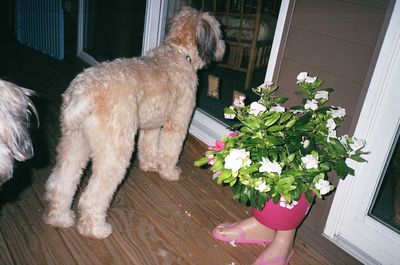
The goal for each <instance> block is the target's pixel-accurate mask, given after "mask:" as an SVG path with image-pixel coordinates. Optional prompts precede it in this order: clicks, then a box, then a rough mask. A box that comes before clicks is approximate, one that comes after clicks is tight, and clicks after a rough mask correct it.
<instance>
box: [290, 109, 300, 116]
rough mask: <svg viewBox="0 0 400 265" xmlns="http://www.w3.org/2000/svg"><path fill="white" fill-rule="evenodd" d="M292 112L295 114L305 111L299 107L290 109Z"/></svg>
mask: <svg viewBox="0 0 400 265" xmlns="http://www.w3.org/2000/svg"><path fill="white" fill-rule="evenodd" d="M290 112H291V113H293V114H294V115H296V114H297V113H303V111H302V110H299V109H295V110H290Z"/></svg>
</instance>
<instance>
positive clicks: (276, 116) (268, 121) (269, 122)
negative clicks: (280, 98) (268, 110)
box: [264, 112, 281, 127]
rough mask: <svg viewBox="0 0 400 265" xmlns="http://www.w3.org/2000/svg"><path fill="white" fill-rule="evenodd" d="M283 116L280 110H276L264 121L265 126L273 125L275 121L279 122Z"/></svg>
mask: <svg viewBox="0 0 400 265" xmlns="http://www.w3.org/2000/svg"><path fill="white" fill-rule="evenodd" d="M280 117H281V114H280V113H279V112H274V113H273V114H271V115H270V116H268V117H267V118H266V119H265V121H264V125H265V126H267V127H268V126H271V125H273V124H274V123H275V122H277V121H278V120H279V118H280Z"/></svg>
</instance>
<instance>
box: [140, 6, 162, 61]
mask: <svg viewBox="0 0 400 265" xmlns="http://www.w3.org/2000/svg"><path fill="white" fill-rule="evenodd" d="M167 11H168V1H166V0H147V2H146V16H145V19H144V31H143V45H142V54H144V53H146V52H147V51H149V50H151V49H153V48H154V47H157V46H158V45H159V44H160V43H161V40H162V39H163V38H164V33H165V25H166V19H167Z"/></svg>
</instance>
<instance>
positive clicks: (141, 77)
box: [45, 8, 225, 238]
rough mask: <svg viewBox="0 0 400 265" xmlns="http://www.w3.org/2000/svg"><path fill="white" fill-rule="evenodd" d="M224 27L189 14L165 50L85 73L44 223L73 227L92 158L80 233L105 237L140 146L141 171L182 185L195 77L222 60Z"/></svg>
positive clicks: (69, 94) (66, 111)
mask: <svg viewBox="0 0 400 265" xmlns="http://www.w3.org/2000/svg"><path fill="white" fill-rule="evenodd" d="M219 26H220V25H219V23H218V22H217V20H215V19H214V18H213V17H212V16H210V15H209V14H207V13H200V12H197V11H195V10H193V9H189V8H186V9H183V10H182V11H181V12H179V13H178V14H177V15H176V16H175V17H174V18H173V19H172V23H171V27H170V30H169V34H168V35H167V37H166V39H165V41H164V42H163V44H162V45H161V46H160V47H158V48H155V49H154V50H151V51H150V52H148V53H147V54H146V55H145V56H143V57H141V58H131V59H117V60H115V61H112V62H107V63H101V64H99V65H97V66H94V67H91V68H88V69H86V70H85V71H84V72H83V73H81V74H79V75H78V76H77V77H76V78H75V79H74V80H73V81H72V82H71V84H70V86H69V87H68V89H67V91H66V92H65V93H64V95H63V99H64V101H63V105H62V117H61V122H62V137H61V140H60V143H59V146H58V150H57V151H58V156H57V163H56V165H55V168H54V170H53V173H52V174H51V175H50V177H49V179H48V181H47V184H46V194H45V198H46V200H47V201H48V202H49V209H48V212H47V214H46V216H45V222H47V223H48V224H50V225H52V226H57V227H70V226H72V225H73V224H74V217H75V216H74V213H73V211H72V210H71V203H72V199H73V197H74V194H75V192H76V189H77V185H78V183H79V181H80V175H81V174H82V170H83V169H84V168H85V167H86V163H87V161H88V159H92V171H93V172H92V176H91V177H90V179H89V183H88V185H87V187H86V189H85V191H84V192H83V194H82V195H81V197H80V199H79V202H78V208H79V214H80V216H79V220H78V224H77V227H78V231H79V233H81V234H82V235H85V236H91V237H95V238H105V237H107V236H109V235H110V234H111V230H112V229H111V225H110V224H108V223H107V222H106V213H107V209H108V207H109V204H110V202H111V200H112V197H113V194H114V192H115V190H116V189H117V186H118V184H119V183H120V182H121V180H122V179H123V177H124V175H125V171H126V168H127V167H128V166H129V161H130V157H131V154H132V151H133V149H134V141H135V134H136V132H137V130H138V129H140V134H139V139H138V158H139V165H140V168H141V169H142V170H145V171H157V172H158V173H159V175H160V176H161V177H162V178H164V179H167V180H177V179H178V178H179V175H180V172H181V171H180V169H179V168H178V167H177V166H176V164H177V162H178V157H179V155H180V152H181V149H182V144H183V141H184V139H185V137H186V133H187V127H188V124H189V121H190V118H191V115H192V112H193V108H194V106H195V96H196V88H197V85H198V78H197V74H196V71H197V70H198V69H200V68H202V67H204V66H205V65H207V64H208V63H209V62H210V61H211V60H216V61H218V60H220V59H222V56H223V53H224V51H225V44H224V42H223V41H222V40H221V33H220V29H219Z"/></svg>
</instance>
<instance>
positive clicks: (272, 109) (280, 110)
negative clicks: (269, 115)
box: [269, 104, 285, 112]
mask: <svg viewBox="0 0 400 265" xmlns="http://www.w3.org/2000/svg"><path fill="white" fill-rule="evenodd" d="M269 110H270V111H272V112H285V108H284V107H282V106H281V105H279V104H278V105H276V106H274V107H271V108H270V109H269Z"/></svg>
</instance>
